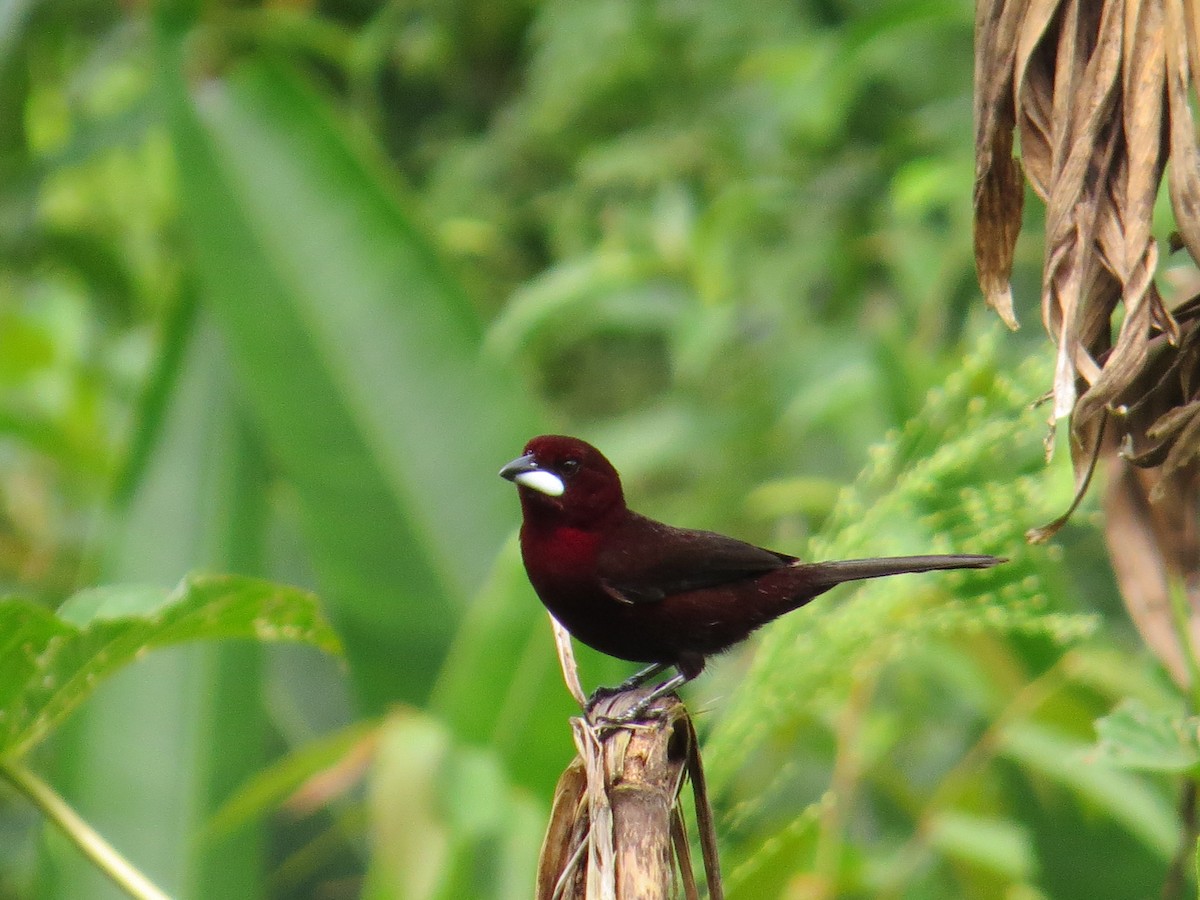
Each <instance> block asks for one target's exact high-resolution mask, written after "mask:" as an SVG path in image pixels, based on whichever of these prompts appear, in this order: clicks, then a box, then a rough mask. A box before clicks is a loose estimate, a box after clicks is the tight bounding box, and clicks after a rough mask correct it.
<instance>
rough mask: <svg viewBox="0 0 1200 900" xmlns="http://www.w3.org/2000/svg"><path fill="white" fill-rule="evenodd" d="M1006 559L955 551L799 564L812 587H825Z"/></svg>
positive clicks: (984, 566) (985, 565) (974, 566)
mask: <svg viewBox="0 0 1200 900" xmlns="http://www.w3.org/2000/svg"><path fill="white" fill-rule="evenodd" d="M1002 562H1007V560H1005V559H1003V558H1001V557H999V556H979V555H975V554H966V553H964V554H957V555H951V556H886V557H875V558H873V559H843V560H838V561H836V562H819V563H800V566H801V567H802V568H803V569H804V570H805V575H806V576H807V578H806V579H805V580H806V581H807V582H808V583H809V584H811V585H812V586H813V587H815V588H820V589H823V590H828V589H829V588H831V587H833V586H834V585H836V584H841V583H842V582H843V581H861V580H862V579H864V578H882V577H884V576H885V575H904V574H906V573H909V572H934V571H937V570H939V569H987V568H989V567H991V566H994V565H998V564H999V563H1002Z"/></svg>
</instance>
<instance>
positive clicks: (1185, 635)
mask: <svg viewBox="0 0 1200 900" xmlns="http://www.w3.org/2000/svg"><path fill="white" fill-rule="evenodd" d="M1167 596H1168V597H1169V598H1170V601H1171V618H1172V619H1173V620H1174V624H1175V635H1176V637H1178V638H1179V649H1180V650H1182V651H1183V660H1184V664H1185V665H1186V666H1187V671H1188V678H1189V680H1190V681H1191V685H1190V687H1191V691H1190V698H1189V699H1190V700H1191V705H1192V712H1200V662H1198V661H1197V659H1196V646H1195V644H1194V643H1193V642H1192V622H1191V609H1190V604H1189V603H1188V597H1187V592H1186V591H1185V590H1184V587H1183V585H1182V584H1181V583H1180V582H1179V580H1178V579H1175V578H1169V577H1168V585H1167Z"/></svg>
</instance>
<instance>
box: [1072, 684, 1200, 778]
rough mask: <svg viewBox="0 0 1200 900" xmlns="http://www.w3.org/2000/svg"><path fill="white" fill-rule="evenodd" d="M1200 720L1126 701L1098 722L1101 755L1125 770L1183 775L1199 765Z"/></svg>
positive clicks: (1098, 747)
mask: <svg viewBox="0 0 1200 900" xmlns="http://www.w3.org/2000/svg"><path fill="white" fill-rule="evenodd" d="M1198 729H1200V718H1197V717H1196V716H1186V717H1185V716H1179V715H1171V714H1170V713H1168V712H1165V711H1162V710H1153V709H1151V708H1150V707H1149V706H1147V705H1146V704H1145V703H1143V702H1141V701H1140V700H1127V701H1125V702H1124V703H1122V704H1121V705H1120V706H1118V707H1117V708H1116V709H1115V710H1113V711H1112V712H1111V713H1109V714H1108V715H1107V716H1104V717H1103V718H1100V719H1097V720H1096V736H1097V737H1098V738H1099V739H1100V742H1099V745H1098V746H1097V750H1098V752H1099V755H1100V756H1101V757H1103V758H1104V759H1106V760H1107V761H1108V762H1110V763H1112V764H1113V765H1116V766H1120V767H1121V768H1123V769H1135V770H1140V771H1144V772H1171V773H1183V772H1191V771H1194V770H1195V769H1196V768H1197V766H1200V731H1198Z"/></svg>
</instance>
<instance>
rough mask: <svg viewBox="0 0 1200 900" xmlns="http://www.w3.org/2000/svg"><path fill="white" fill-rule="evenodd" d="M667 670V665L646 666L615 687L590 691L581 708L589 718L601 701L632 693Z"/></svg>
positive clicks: (602, 687) (601, 687)
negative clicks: (627, 692)
mask: <svg viewBox="0 0 1200 900" xmlns="http://www.w3.org/2000/svg"><path fill="white" fill-rule="evenodd" d="M669 668H671V667H670V666H669V665H668V664H667V663H655V664H654V665H652V666H647V667H646V668H644V669H642V670H641V671H640V672H635V673H634V674H633V675H630V676H629V677H628V678H626V679H625V680H624V681H622V682H621V683H620V684H618V685H617V686H616V687H604V686H600V687H598V688H596V690H594V691H592V695H591V696H590V697H588V699H587V705H585V706H584V707H583V711H584V712H585V713H586V714H587V715H588V716H589V717H590V716H591V714H592V710H593V709H595V708H596V704H597V703H599V702H600V701H601V700H607V699H609V698H610V697H615V696H617V694H623V693H625V692H626V691H632V690H633V689H634V688H640V687H641V686H642V685H643V684H645V683H646V682H647V681H649V680H650V679H651V678H653V677H654V676H655V675H658V674H660V673H662V672H665V671H666V670H667V669H669ZM643 712H644V710H643Z"/></svg>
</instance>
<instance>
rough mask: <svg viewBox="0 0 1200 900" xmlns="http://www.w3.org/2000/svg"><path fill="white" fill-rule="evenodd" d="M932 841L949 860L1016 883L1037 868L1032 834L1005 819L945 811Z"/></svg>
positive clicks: (937, 821)
mask: <svg viewBox="0 0 1200 900" xmlns="http://www.w3.org/2000/svg"><path fill="white" fill-rule="evenodd" d="M930 840H931V842H932V843H933V845H934V846H935V847H937V848H938V849H939V850H940V851H941V852H942V853H944V854H946V855H947V856H952V857H955V858H957V859H961V860H965V861H966V862H969V863H972V864H973V865H976V866H980V867H982V868H985V869H990V870H991V871H993V872H997V873H999V874H1000V875H1004V876H1005V877H1007V878H1011V879H1014V880H1020V879H1027V878H1029V877H1030V876H1032V875H1033V873H1034V870H1035V868H1036V861H1035V854H1034V851H1033V841H1032V837H1031V835H1030V834H1029V831H1028V830H1027V829H1026V828H1024V827H1022V826H1021V825H1019V824H1017V823H1016V822H1011V821H1008V820H1005V819H998V818H994V817H983V816H970V815H966V814H964V813H959V812H951V811H946V812H942V813H939V814H938V815H937V816H936V817H935V818H934V820H933V823H932V828H931V833H930Z"/></svg>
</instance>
